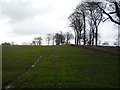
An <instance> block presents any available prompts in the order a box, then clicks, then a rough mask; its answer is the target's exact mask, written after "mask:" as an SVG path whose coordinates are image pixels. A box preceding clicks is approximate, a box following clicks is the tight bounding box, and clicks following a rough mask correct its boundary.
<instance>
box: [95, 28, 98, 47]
mask: <svg viewBox="0 0 120 90" xmlns="http://www.w3.org/2000/svg"><path fill="white" fill-rule="evenodd" d="M95 39H96V41H95V45H96V46H97V42H98V27H97V26H96V33H95Z"/></svg>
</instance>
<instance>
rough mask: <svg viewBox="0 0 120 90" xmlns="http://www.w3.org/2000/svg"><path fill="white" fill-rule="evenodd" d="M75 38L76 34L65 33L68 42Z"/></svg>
mask: <svg viewBox="0 0 120 90" xmlns="http://www.w3.org/2000/svg"><path fill="white" fill-rule="evenodd" d="M73 38H74V36H73V35H72V34H71V33H69V32H66V33H65V39H66V44H70V40H71V39H73Z"/></svg>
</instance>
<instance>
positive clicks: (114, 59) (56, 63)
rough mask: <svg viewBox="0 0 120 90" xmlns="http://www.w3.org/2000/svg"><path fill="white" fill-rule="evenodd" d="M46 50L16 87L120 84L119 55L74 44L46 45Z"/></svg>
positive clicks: (107, 85)
mask: <svg viewBox="0 0 120 90" xmlns="http://www.w3.org/2000/svg"><path fill="white" fill-rule="evenodd" d="M40 48H41V47H40ZM44 52H45V53H44V56H43V57H42V59H41V60H40V62H39V63H38V64H37V65H36V67H35V68H34V69H33V71H32V72H30V73H29V74H27V75H26V76H25V77H24V78H22V79H20V80H19V84H18V85H16V87H17V88H118V87H119V64H120V62H119V60H118V56H116V55H111V54H109V53H106V52H99V51H94V50H90V49H84V48H80V47H72V46H51V47H45V48H44Z"/></svg>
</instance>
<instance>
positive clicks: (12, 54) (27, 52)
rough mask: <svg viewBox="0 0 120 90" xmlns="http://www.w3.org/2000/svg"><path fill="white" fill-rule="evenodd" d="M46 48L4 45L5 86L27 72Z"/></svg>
mask: <svg viewBox="0 0 120 90" xmlns="http://www.w3.org/2000/svg"><path fill="white" fill-rule="evenodd" d="M43 49H44V48H40V47H37V46H36V47H29V46H3V47H2V56H3V57H2V59H3V60H2V76H3V86H4V85H6V84H8V83H9V82H11V81H13V80H14V79H15V78H16V77H17V76H18V75H20V74H22V73H23V72H25V71H26V70H27V69H28V67H30V66H31V65H32V63H33V62H34V61H35V60H36V59H37V57H38V56H39V55H40V54H41V52H43Z"/></svg>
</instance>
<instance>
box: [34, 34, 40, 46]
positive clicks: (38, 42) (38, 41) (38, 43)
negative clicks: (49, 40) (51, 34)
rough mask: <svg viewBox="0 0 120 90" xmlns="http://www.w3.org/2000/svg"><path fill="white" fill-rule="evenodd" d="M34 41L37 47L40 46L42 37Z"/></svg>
mask: <svg viewBox="0 0 120 90" xmlns="http://www.w3.org/2000/svg"><path fill="white" fill-rule="evenodd" d="M34 40H35V42H36V44H37V45H41V44H42V37H41V36H39V37H36V38H34Z"/></svg>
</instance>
